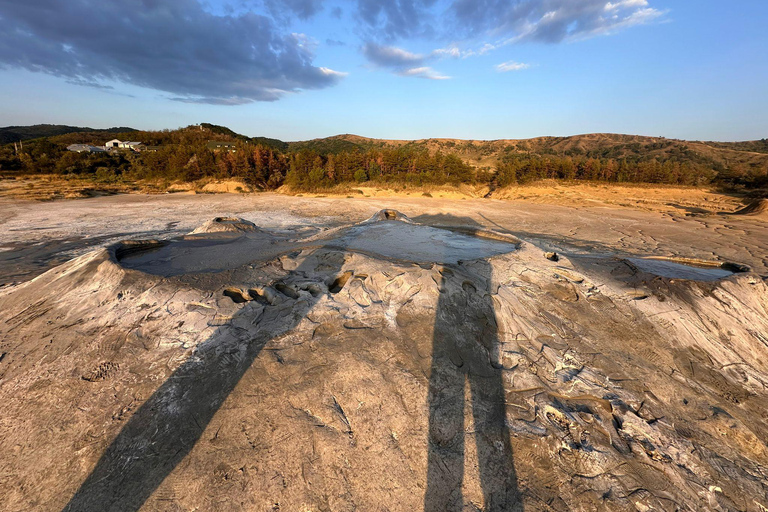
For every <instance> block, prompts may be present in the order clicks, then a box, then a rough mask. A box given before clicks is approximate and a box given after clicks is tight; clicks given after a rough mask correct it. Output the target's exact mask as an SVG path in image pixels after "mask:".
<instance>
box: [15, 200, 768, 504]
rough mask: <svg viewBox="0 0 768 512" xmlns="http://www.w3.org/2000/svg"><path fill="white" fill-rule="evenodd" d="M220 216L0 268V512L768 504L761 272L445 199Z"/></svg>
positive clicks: (766, 350)
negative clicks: (276, 219) (512, 231)
mask: <svg viewBox="0 0 768 512" xmlns="http://www.w3.org/2000/svg"><path fill="white" fill-rule="evenodd" d="M226 222H227V223H233V224H237V225H242V226H246V227H247V229H243V230H238V231H235V232H224V233H222V232H215V233H210V232H209V231H210V229H209V228H210V226H211V225H209V228H206V229H203V230H202V231H203V232H198V233H197V234H194V235H188V236H181V237H178V238H176V239H173V240H168V241H163V242H157V241H155V242H147V243H141V242H133V243H130V244H123V243H117V244H113V245H111V246H110V247H108V248H106V249H97V250H94V251H92V252H88V253H86V254H83V255H82V256H79V257H77V258H76V259H74V260H72V261H69V262H67V263H65V264H63V265H60V266H58V267H56V268H53V269H51V270H49V271H47V272H45V273H43V274H42V275H40V276H38V277H37V278H35V279H33V280H32V281H29V282H26V283H23V284H20V285H16V286H12V287H8V288H6V289H5V290H3V291H0V320H2V322H1V323H0V354H2V355H0V403H2V404H3V405H2V407H3V409H2V410H3V413H2V415H0V495H2V496H3V503H4V504H3V508H4V509H7V510H29V509H35V510H51V511H58V510H71V511H86V510H94V511H96V510H99V511H102V510H106V511H136V510H285V511H289V510H290V511H292V510H302V511H303V510H307V511H309V510H317V511H324V510H333V511H336V510H389V511H400V510H428V511H444V510H746V511H755V512H764V510H765V507H768V484H766V482H768V445H766V442H765V440H766V439H768V416H766V410H768V389H766V384H768V377H766V376H768V287H767V286H766V282H765V281H764V279H763V278H762V277H761V276H760V275H759V274H758V273H754V272H751V271H749V270H750V269H749V268H746V267H743V266H739V265H730V266H729V265H725V266H724V267H722V268H720V266H719V265H720V263H713V264H712V265H711V266H710V267H702V268H700V269H699V270H698V271H696V272H693V271H692V272H693V274H691V275H693V276H694V277H697V279H699V278H701V279H704V278H711V279H707V280H687V279H681V278H679V277H675V274H674V271H675V267H673V266H666V267H665V266H664V262H663V261H661V260H654V261H655V263H654V264H649V265H643V262H645V261H647V260H644V259H643V260H637V259H635V260H628V259H626V258H624V257H621V256H616V255H615V254H612V253H605V252H600V251H598V250H597V247H596V246H592V247H591V248H590V249H589V250H587V249H586V248H585V247H584V246H580V248H579V249H578V250H571V251H568V250H566V251H563V250H562V249H563V247H574V246H573V245H569V243H572V244H576V246H578V243H577V242H575V241H570V242H569V241H568V240H567V239H565V240H561V241H560V242H559V244H560V245H559V246H558V247H557V248H556V250H554V249H553V244H554V242H553V241H552V240H547V239H543V238H539V239H534V238H527V237H526V236H522V235H521V236H520V238H519V239H518V238H514V237H512V236H510V235H509V234H507V233H500V232H493V231H489V230H488V229H486V228H482V227H481V226H478V224H477V223H475V222H473V221H472V220H471V219H469V218H467V217H461V216H454V215H448V214H440V215H432V216H429V215H421V216H420V217H418V218H416V219H414V220H409V219H408V218H407V217H405V216H403V215H402V214H399V213H396V212H392V211H384V212H381V213H380V214H377V215H375V216H374V217H373V218H371V219H370V220H369V221H367V222H363V223H360V224H350V223H346V224H339V225H336V226H335V227H333V228H331V229H314V230H311V229H310V230H302V229H298V228H296V229H284V228H278V229H275V228H272V229H267V228H266V227H264V226H259V229H252V228H251V227H250V225H249V224H247V223H246V222H240V221H239V220H227V221H226ZM217 224H221V221H219V222H215V221H214V222H213V225H214V226H216V225H217ZM446 227H447V228H449V229H446ZM213 229H214V230H216V231H218V227H214V228H213ZM649 252H650V251H649ZM243 253H245V254H246V255H248V256H247V257H245V259H244V260H243V259H242V257H241V255H242V254H243ZM468 255H471V257H468ZM646 255H647V256H650V255H651V254H646ZM636 256H638V257H639V256H642V255H636ZM673 263H676V264H681V263H691V260H681V259H678V260H676V262H673ZM748 263H749V262H748ZM670 268H671V269H672V270H670ZM659 269H661V270H659ZM708 269H715V270H716V271H717V273H716V274H713V273H709V274H708V273H707V270H708ZM734 271H736V272H734ZM654 272H656V273H654ZM667 272H672V274H667V275H666V276H665V275H660V274H666V273H667ZM670 276H672V277H670Z"/></svg>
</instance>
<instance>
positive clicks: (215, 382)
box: [63, 215, 520, 512]
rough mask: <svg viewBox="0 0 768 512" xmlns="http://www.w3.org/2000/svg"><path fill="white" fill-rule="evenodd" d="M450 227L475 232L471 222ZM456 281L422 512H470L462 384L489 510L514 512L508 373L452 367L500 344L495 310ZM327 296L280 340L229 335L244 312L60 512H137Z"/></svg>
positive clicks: (441, 304) (139, 417) (437, 362)
mask: <svg viewBox="0 0 768 512" xmlns="http://www.w3.org/2000/svg"><path fill="white" fill-rule="evenodd" d="M386 217H390V215H387V216H386ZM453 220H454V221H455V222H457V223H458V222H462V221H463V222H464V223H466V222H471V223H474V222H473V221H471V220H469V219H464V218H455V219H453ZM334 249H339V248H338V247H334ZM342 250H343V248H342ZM311 260H313V259H312V258H308V259H307V260H305V262H304V263H302V264H301V265H300V266H299V267H298V268H297V269H296V271H294V272H295V273H296V274H299V275H306V274H312V273H314V271H315V268H310V267H309V265H308V263H307V262H308V261H311ZM340 265H341V264H339V268H336V269H327V267H326V269H325V270H324V273H326V272H327V273H328V274H331V275H333V274H334V273H338V272H339V271H340V270H341V269H340ZM484 268H486V269H488V271H487V272H486V275H484V276H482V277H483V278H485V279H490V270H489V269H490V266H489V265H487V264H486V266H485V267H484ZM334 271H335V272H334ZM351 275H352V274H351V272H347V273H343V274H341V275H340V276H339V277H338V278H337V279H336V280H335V281H334V282H333V283H331V285H330V286H329V287H328V289H329V291H330V292H331V293H337V292H338V291H340V290H341V289H342V288H343V286H344V285H345V284H346V282H347V281H348V280H349V278H350V277H351ZM449 281H450V278H448V277H447V278H446V279H445V280H444V281H443V283H442V284H441V293H440V299H439V301H438V311H437V318H436V324H435V331H434V341H433V342H434V348H433V359H432V372H431V375H430V392H429V403H430V416H429V431H430V436H429V454H428V470H427V491H426V495H425V502H424V509H425V511H427V512H437V511H441V512H442V511H454V510H456V511H458V510H463V503H464V498H463V495H462V478H463V473H464V458H465V457H464V455H465V454H464V452H465V450H464V438H465V432H464V401H465V400H464V384H465V380H466V379H468V380H469V382H470V389H471V393H472V395H471V396H472V398H471V401H472V410H473V415H474V424H475V431H476V444H477V447H478V449H477V452H478V462H479V466H480V467H479V469H480V480H481V484H482V488H483V494H484V500H485V504H486V506H485V510H487V511H490V510H510V509H513V508H515V506H516V505H518V504H519V503H520V499H519V494H518V488H517V479H516V476H515V471H514V466H513V459H512V450H511V446H510V442H509V432H508V429H507V427H506V423H505V405H504V388H503V385H502V380H501V372H500V370H498V369H494V368H492V367H491V366H490V361H489V360H488V358H487V357H486V358H485V361H472V360H469V361H467V363H466V364H465V365H462V368H457V366H456V365H455V364H453V363H452V360H454V359H455V358H456V357H455V356H456V353H457V352H458V353H461V352H462V351H463V350H464V349H466V348H467V347H466V345H465V344H466V343H467V342H470V343H480V344H483V345H486V346H487V347H488V348H489V349H490V347H491V346H492V345H493V344H494V343H496V342H497V340H496V337H497V332H496V327H495V323H494V322H492V321H491V322H490V323H489V322H488V319H489V318H491V319H492V318H493V304H492V302H491V300H490V297H489V295H488V294H487V293H481V292H478V291H477V290H474V289H473V288H469V289H466V290H464V293H463V294H462V293H456V292H455V290H453V288H455V287H452V286H450V283H449ZM459 288H460V289H463V288H461V287H459ZM275 289H276V290H277V292H279V293H281V294H282V295H285V296H287V297H288V298H291V299H292V294H290V293H289V292H288V291H289V290H291V291H294V293H295V297H297V298H298V296H299V295H298V293H296V292H295V290H292V289H291V288H290V287H287V285H286V288H284V289H282V290H281V289H279V288H277V287H275ZM452 290H453V291H452ZM228 295H229V296H230V298H232V299H233V300H235V301H236V302H237V301H242V302H248V301H251V300H253V301H258V302H260V303H262V304H264V307H266V308H269V307H270V306H271V304H272V301H271V300H270V298H269V297H268V293H266V292H265V290H263V289H261V290H259V289H251V290H247V291H242V290H237V291H235V289H230V290H229V293H228ZM321 296H322V294H320V293H318V294H315V293H312V291H311V290H310V296H309V298H307V296H306V295H304V298H303V299H302V300H304V301H305V303H304V304H303V305H302V306H301V307H299V308H298V309H299V311H298V312H297V307H294V308H293V311H294V316H293V318H292V321H291V322H290V323H289V325H287V326H285V328H284V329H283V330H282V331H281V332H271V333H264V332H256V333H255V334H254V335H253V337H248V338H243V337H242V336H243V334H242V332H243V331H241V330H237V329H231V328H230V326H231V324H235V323H237V321H238V317H241V316H243V315H249V314H253V312H254V311H255V308H251V307H247V306H246V307H244V308H243V309H241V310H240V312H239V313H238V314H237V315H236V316H235V318H234V319H233V320H232V321H231V322H230V324H228V325H225V326H222V327H220V328H218V329H217V331H216V332H215V333H214V334H213V335H212V336H211V338H209V339H208V340H207V341H206V342H205V343H203V344H201V345H200V347H199V348H198V350H197V352H196V353H195V355H194V356H193V357H191V358H190V359H188V360H187V361H186V362H184V363H183V364H182V365H181V366H180V367H179V368H178V369H177V370H176V371H174V372H173V374H172V375H171V376H170V377H169V378H168V379H167V380H166V381H165V382H164V383H163V384H162V385H161V386H160V387H159V388H158V389H157V390H156V391H155V392H154V393H153V394H152V396H151V397H150V398H149V399H148V400H147V401H146V402H144V404H143V405H142V406H141V407H139V409H138V410H137V411H136V412H135V413H134V414H133V415H132V416H131V418H130V419H129V420H128V422H127V423H126V424H125V426H124V427H123V428H122V430H121V431H120V433H119V434H118V435H117V437H116V438H115V440H114V441H113V442H112V443H111V444H110V446H109V447H108V448H107V449H106V451H105V452H104V454H103V455H102V456H101V458H100V459H99V461H98V462H97V464H96V466H95V468H94V469H93V471H92V472H91V473H90V475H89V476H88V477H87V479H86V480H85V481H84V482H83V484H82V485H81V486H80V488H79V489H78V491H77V492H76V493H75V495H74V496H73V497H72V499H71V500H70V501H69V502H68V503H67V505H66V506H65V507H64V508H63V511H64V512H85V511H106V512H135V511H138V510H139V509H140V508H141V507H142V506H143V505H144V504H145V503H146V501H147V500H148V499H149V497H150V496H151V495H152V493H153V492H154V491H155V490H156V489H157V488H158V487H159V486H160V484H161V483H162V482H163V481H164V480H165V479H166V478H167V477H168V475H169V474H170V473H171V472H172V471H173V469H174V468H175V467H176V466H177V465H178V464H179V463H180V462H181V461H182V460H183V459H184V457H186V456H187V454H189V452H190V451H191V450H192V448H193V447H194V446H195V444H196V443H197V441H198V440H199V439H200V437H201V436H202V434H203V432H204V431H205V429H206V427H207V426H208V424H209V423H210V422H211V420H212V419H213V416H214V415H215V414H216V412H217V411H218V410H219V408H220V407H221V406H222V404H223V403H224V401H225V400H226V398H227V397H228V396H229V394H230V393H231V392H232V391H233V390H234V388H235V386H236V385H237V383H238V382H239V381H240V379H241V378H242V377H243V375H244V374H245V372H246V371H247V370H248V369H249V368H250V367H251V365H252V363H253V361H254V360H255V359H256V357H258V355H259V353H260V352H261V350H262V349H263V348H264V346H265V345H266V344H267V343H268V342H269V340H270V339H272V338H273V337H276V336H279V335H281V334H283V333H285V332H288V331H290V330H291V329H293V328H295V327H296V325H298V323H299V322H300V321H301V319H302V318H303V316H304V315H306V314H307V313H308V312H309V311H310V310H311V308H312V307H313V306H314V304H316V303H317V301H318V300H319V298H320V297H321ZM292 300H293V299H292ZM468 305H470V306H472V308H471V309H472V310H473V311H484V312H485V314H484V315H480V316H478V317H477V318H475V317H474V316H473V317H471V318H470V317H469V316H467V314H466V311H467V306H468ZM264 314H267V312H266V311H265V313H264ZM457 326H460V327H459V328H458V329H457ZM470 351H471V350H470Z"/></svg>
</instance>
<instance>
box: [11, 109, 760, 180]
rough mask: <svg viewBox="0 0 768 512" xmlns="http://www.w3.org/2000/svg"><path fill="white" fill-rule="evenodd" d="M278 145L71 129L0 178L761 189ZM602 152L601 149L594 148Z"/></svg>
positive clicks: (510, 162)
mask: <svg viewBox="0 0 768 512" xmlns="http://www.w3.org/2000/svg"><path fill="white" fill-rule="evenodd" d="M113 137H115V138H119V139H122V140H139V141H142V142H144V143H145V144H146V145H147V146H151V147H153V150H151V151H142V152H131V151H114V152H109V153H96V154H89V153H74V152H71V151H68V150H67V149H66V147H67V146H68V145H69V144H73V143H88V144H98V143H101V144H103V142H104V141H106V140H108V139H110V138H113ZM211 140H217V141H218V140H221V141H228V142H231V143H234V144H235V145H236V150H235V151H216V150H211V149H209V148H207V143H208V142H209V141H211ZM324 140H326V139H319V140H318V141H311V144H307V143H301V144H300V145H297V143H284V142H282V141H278V140H276V139H267V138H255V139H250V138H248V137H245V136H241V135H238V134H236V133H234V132H232V131H231V130H228V129H227V128H224V127H218V126H215V125H205V124H204V125H199V126H192V127H188V128H182V129H178V130H164V131H154V132H142V131H131V132H126V133H116V132H115V131H114V130H110V131H104V132H89V131H86V132H72V133H67V134H62V135H55V136H50V137H43V138H38V139H33V140H27V141H24V142H23V143H19V144H4V145H2V146H0V175H2V176H6V177H10V176H13V175H75V176H79V177H82V178H88V179H91V180H93V181H94V182H104V183H106V182H118V181H138V180H156V181H157V180H160V181H166V182H175V181H183V182H192V181H196V180H200V179H203V178H213V179H239V180H242V181H244V182H245V183H247V184H248V185H250V186H252V187H255V188H257V189H262V190H274V189H277V188H279V187H281V186H283V185H287V186H288V187H290V188H291V189H292V190H295V191H319V190H323V189H328V188H332V187H335V186H338V185H345V184H360V183H365V182H371V183H373V184H377V183H380V184H389V185H409V184H413V185H417V186H421V185H458V184H463V183H466V184H483V185H489V186H491V187H492V188H498V187H506V186H511V185H515V184H526V183H531V182H535V181H537V180H542V179H555V180H582V181H596V182H611V183H652V184H670V185H694V186H695V185H708V184H715V185H719V186H723V187H740V188H750V189H754V188H765V187H768V169H764V168H754V167H749V166H744V165H742V164H738V163H736V164H733V165H728V166H724V165H722V164H719V163H715V162H709V161H706V160H702V159H701V158H692V157H690V155H686V154H685V153H680V154H673V155H671V156H667V157H663V158H659V157H658V156H650V155H647V156H643V155H642V154H641V153H640V154H638V155H634V156H631V157H613V156H610V157H609V156H604V157H596V156H592V155H585V154H574V153H573V152H571V153H570V154H537V153H533V152H530V151H525V152H506V153H505V154H504V155H503V156H502V157H501V158H499V160H498V161H497V162H496V163H495V166H490V167H489V166H484V167H478V166H473V165H471V164H469V163H467V162H466V161H465V160H463V159H462V158H460V157H459V156H458V155H457V154H453V153H451V152H449V151H442V150H437V151H434V150H432V151H430V149H429V148H427V147H426V146H425V145H420V144H417V143H409V144H406V145H401V146H386V145H383V144H382V145H378V146H368V147H364V146H356V145H354V144H349V143H345V144H339V142H338V139H336V140H333V141H331V142H329V143H327V144H325V145H324V144H323V141H324ZM604 153H605V154H608V155H610V152H604Z"/></svg>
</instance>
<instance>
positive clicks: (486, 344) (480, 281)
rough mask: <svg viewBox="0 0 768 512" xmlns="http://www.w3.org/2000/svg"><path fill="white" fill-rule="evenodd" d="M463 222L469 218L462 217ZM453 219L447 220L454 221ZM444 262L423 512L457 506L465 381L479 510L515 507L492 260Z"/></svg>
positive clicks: (462, 504)
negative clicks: (463, 265)
mask: <svg viewBox="0 0 768 512" xmlns="http://www.w3.org/2000/svg"><path fill="white" fill-rule="evenodd" d="M462 220H463V221H464V222H465V223H466V222H470V223H472V221H471V220H470V219H462ZM456 222H459V221H457V220H456V219H453V221H452V223H456ZM469 267H471V269H470V272H471V274H473V275H474V279H466V277H465V276H462V274H463V273H464V272H465V270H464V269H462V268H461V266H459V267H455V270H456V272H453V271H451V268H450V267H446V268H445V270H444V272H443V280H442V282H441V284H440V296H439V299H438V305H437V313H436V318H435V328H434V338H433V352H432V368H431V372H430V382H429V453H428V466H427V490H426V494H425V498H424V510H425V511H426V512H451V511H462V510H464V509H465V508H464V507H465V499H464V495H463V489H462V487H463V483H464V459H465V452H466V450H465V443H466V441H465V439H466V437H467V433H466V432H465V428H466V427H465V424H464V409H465V386H466V384H467V383H468V384H469V393H470V397H471V398H470V400H469V401H470V405H471V408H472V416H473V423H474V435H475V444H476V447H477V459H478V465H479V468H478V469H479V473H480V474H479V477H480V484H481V487H482V493H483V500H484V506H483V508H482V509H483V510H484V511H486V512H487V511H509V510H514V509H518V508H520V507H521V498H520V494H519V490H518V485H517V476H516V474H515V468H514V464H513V454H512V447H511V444H510V437H509V429H508V427H507V425H506V406H505V393H504V386H503V382H502V374H501V370H500V369H498V368H496V367H494V366H498V365H492V364H491V361H492V359H493V358H494V357H495V356H494V353H495V352H496V351H497V350H498V344H499V339H498V327H497V324H496V321H495V315H494V307H493V302H492V300H491V297H490V295H489V290H490V283H491V280H492V270H491V265H490V264H489V263H488V262H487V261H484V260H479V261H476V262H473V263H472V264H471V265H469Z"/></svg>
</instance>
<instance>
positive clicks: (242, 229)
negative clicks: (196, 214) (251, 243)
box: [190, 217, 258, 235]
mask: <svg viewBox="0 0 768 512" xmlns="http://www.w3.org/2000/svg"><path fill="white" fill-rule="evenodd" d="M257 230H258V228H257V227H256V224H254V223H253V222H251V221H248V220H245V219H241V218H239V217H216V218H215V219H213V220H209V221H208V222H206V223H205V224H203V225H202V226H200V227H199V228H197V229H196V230H194V231H193V232H192V233H190V234H191V235H197V234H201V233H253V232H254V231H257Z"/></svg>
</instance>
